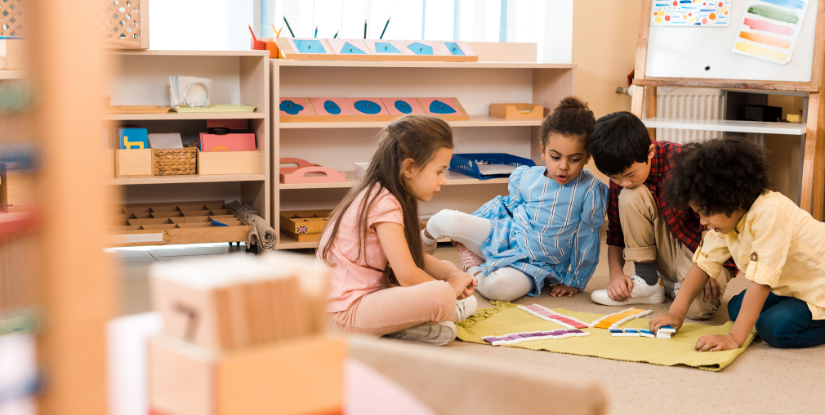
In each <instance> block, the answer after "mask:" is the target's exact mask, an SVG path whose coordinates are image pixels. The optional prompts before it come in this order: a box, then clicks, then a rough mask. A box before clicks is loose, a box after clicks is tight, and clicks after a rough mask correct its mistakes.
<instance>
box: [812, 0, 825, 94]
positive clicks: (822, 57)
mask: <svg viewBox="0 0 825 415" xmlns="http://www.w3.org/2000/svg"><path fill="white" fill-rule="evenodd" d="M823 69H825V2H822V1H820V2H818V3H817V10H816V34H815V36H814V63H813V68H812V69H811V85H816V86H822V71H823Z"/></svg>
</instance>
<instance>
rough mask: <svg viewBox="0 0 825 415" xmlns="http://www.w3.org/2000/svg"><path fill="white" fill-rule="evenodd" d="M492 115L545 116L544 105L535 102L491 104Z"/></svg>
mask: <svg viewBox="0 0 825 415" xmlns="http://www.w3.org/2000/svg"><path fill="white" fill-rule="evenodd" d="M490 115H492V116H494V117H501V118H511V119H530V118H537V119H542V118H544V106H542V105H533V104H490Z"/></svg>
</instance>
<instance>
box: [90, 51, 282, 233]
mask: <svg viewBox="0 0 825 415" xmlns="http://www.w3.org/2000/svg"><path fill="white" fill-rule="evenodd" d="M109 54H110V56H112V57H113V58H115V60H116V68H117V71H116V72H115V76H114V77H113V80H112V82H111V83H110V90H109V94H110V95H111V104H112V105H169V92H168V89H167V84H168V80H169V76H171V75H187V76H197V77H199V78H209V79H211V80H212V91H211V96H210V104H213V105H214V104H245V105H254V106H256V107H257V108H256V110H255V112H251V113H237V112H229V113H180V114H179V113H174V112H170V113H165V114H105V115H104V116H103V118H104V119H105V120H108V121H112V122H111V124H110V125H111V126H112V128H114V127H115V126H116V125H127V124H135V125H139V126H141V127H144V128H147V129H148V130H149V133H172V132H179V133H181V136H182V137H183V140H184V143H186V142H189V141H192V140H194V139H197V137H198V134H199V133H200V132H206V121H207V120H223V119H245V120H248V121H249V128H250V129H251V130H252V131H253V132H254V133H255V136H256V140H257V143H256V144H257V151H258V152H259V153H260V161H259V162H258V161H257V160H256V161H255V164H258V163H259V164H260V171H259V172H258V173H244V174H194V175H171V176H120V177H116V176H115V175H110V176H109V177H110V178H109V179H108V180H107V183H109V184H111V185H118V186H122V188H123V192H122V194H123V203H125V204H132V203H165V202H190V201H203V200H223V201H225V202H227V203H228V202H231V201H233V200H240V201H241V202H242V203H247V204H250V205H252V206H254V207H255V208H256V209H257V210H258V212H259V213H260V215H261V216H262V217H264V218H265V219H267V220H271V217H270V214H271V212H272V210H271V208H270V202H271V195H270V190H271V184H270V178H271V174H270V154H271V148H270V139H269V137H270V127H271V123H270V120H269V114H270V112H269V103H270V99H269V90H270V88H269V80H270V77H269V57H268V54H267V52H265V51H152V50H146V51H112V52H109ZM110 153H111V152H110ZM210 154H213V153H210ZM227 154H228V153H227ZM253 157H254V156H253ZM247 170H254V169H247Z"/></svg>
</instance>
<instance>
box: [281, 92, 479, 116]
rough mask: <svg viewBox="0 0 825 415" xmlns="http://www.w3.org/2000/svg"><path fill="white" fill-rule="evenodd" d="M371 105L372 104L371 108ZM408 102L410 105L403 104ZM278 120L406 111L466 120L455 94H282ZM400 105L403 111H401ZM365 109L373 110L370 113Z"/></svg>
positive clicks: (392, 114)
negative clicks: (390, 95)
mask: <svg viewBox="0 0 825 415" xmlns="http://www.w3.org/2000/svg"><path fill="white" fill-rule="evenodd" d="M370 106H374V108H373V109H372V110H371V109H370ZM406 106H409V108H406ZM278 108H279V112H278V114H279V120H280V121H281V122H365V121H367V122H368V121H394V120H395V119H397V118H398V117H401V116H403V115H405V114H427V115H433V116H436V117H439V118H441V119H443V120H445V121H468V120H469V119H470V116H469V115H468V114H467V111H466V110H464V107H463V106H461V103H460V102H458V98H455V97H444V98H432V97H430V98H420V97H419V98H326V97H312V98H304V97H297V98H296V97H281V98H280V101H279V102H278ZM402 109H403V110H404V111H406V112H402ZM368 112H374V113H373V114H369V113H368Z"/></svg>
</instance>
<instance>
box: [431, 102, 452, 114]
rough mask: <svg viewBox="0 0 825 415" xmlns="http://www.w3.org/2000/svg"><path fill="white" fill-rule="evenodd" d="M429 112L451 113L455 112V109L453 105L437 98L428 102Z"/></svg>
mask: <svg viewBox="0 0 825 415" xmlns="http://www.w3.org/2000/svg"><path fill="white" fill-rule="evenodd" d="M430 112H431V113H433V114H453V113H455V110H454V109H453V107H451V106H449V105H447V104H445V103H443V102H441V101H439V100H435V101H433V102H431V103H430Z"/></svg>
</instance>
